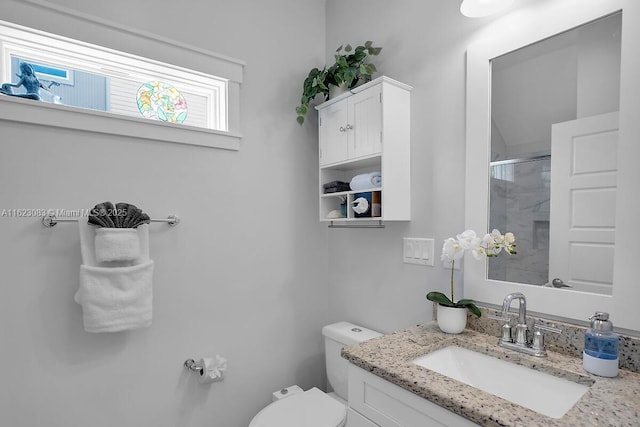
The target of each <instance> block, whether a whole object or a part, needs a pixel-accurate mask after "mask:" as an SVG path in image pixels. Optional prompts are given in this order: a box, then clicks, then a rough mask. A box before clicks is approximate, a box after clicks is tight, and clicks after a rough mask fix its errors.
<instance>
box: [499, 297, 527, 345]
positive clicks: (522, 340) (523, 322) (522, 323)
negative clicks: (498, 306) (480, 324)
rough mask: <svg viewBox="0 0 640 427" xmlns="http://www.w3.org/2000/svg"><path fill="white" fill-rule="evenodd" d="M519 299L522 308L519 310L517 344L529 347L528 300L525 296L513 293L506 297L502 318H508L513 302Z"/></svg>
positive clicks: (503, 302) (503, 303)
mask: <svg viewBox="0 0 640 427" xmlns="http://www.w3.org/2000/svg"><path fill="white" fill-rule="evenodd" d="M514 299H517V300H518V303H519V304H520V307H519V308H518V324H517V325H516V340H515V341H516V344H518V345H524V346H526V345H527V333H528V331H529V327H528V326H527V299H526V298H525V296H524V294H522V293H520V292H513V293H510V294H508V295H507V296H506V297H504V301H502V316H503V317H506V316H507V315H508V314H509V308H511V302H512V301H513V300H514Z"/></svg>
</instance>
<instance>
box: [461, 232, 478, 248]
mask: <svg viewBox="0 0 640 427" xmlns="http://www.w3.org/2000/svg"><path fill="white" fill-rule="evenodd" d="M456 238H457V239H458V242H459V243H460V246H462V248H463V249H464V250H474V249H475V248H477V247H478V246H480V243H482V240H480V238H479V237H478V236H477V235H476V232H475V231H473V230H465V231H464V232H462V233H461V234H458V235H457V236H456Z"/></svg>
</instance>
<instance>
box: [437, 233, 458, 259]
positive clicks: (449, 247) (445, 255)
mask: <svg viewBox="0 0 640 427" xmlns="http://www.w3.org/2000/svg"><path fill="white" fill-rule="evenodd" d="M463 256H464V248H463V247H462V246H461V245H460V243H459V242H458V240H456V239H454V238H453V237H449V238H448V239H446V240H445V241H444V244H443V245H442V256H441V257H440V259H442V260H443V261H444V260H449V261H455V260H457V259H460V258H462V257H463Z"/></svg>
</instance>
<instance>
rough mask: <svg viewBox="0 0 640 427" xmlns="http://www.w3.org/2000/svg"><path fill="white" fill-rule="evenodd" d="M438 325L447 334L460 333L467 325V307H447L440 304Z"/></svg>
mask: <svg viewBox="0 0 640 427" xmlns="http://www.w3.org/2000/svg"><path fill="white" fill-rule="evenodd" d="M437 317H438V327H439V328H440V330H441V331H442V332H446V333H447V334H459V333H460V332H462V331H464V328H466V327H467V309H466V308H465V307H461V308H458V307H447V306H444V305H440V304H438V310H437Z"/></svg>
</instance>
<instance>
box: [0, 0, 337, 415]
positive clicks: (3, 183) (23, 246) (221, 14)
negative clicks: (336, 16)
mask: <svg viewBox="0 0 640 427" xmlns="http://www.w3.org/2000/svg"><path fill="white" fill-rule="evenodd" d="M55 3H59V4H63V5H66V6H70V7H71V6H73V7H77V8H78V9H79V10H80V11H82V12H86V13H89V14H92V15H96V16H98V17H101V18H104V19H109V20H114V21H118V22H120V23H122V24H124V25H128V26H131V27H136V28H139V29H142V30H145V31H148V32H153V33H156V34H159V35H161V36H164V37H169V38H172V39H175V40H178V41H181V42H185V43H189V44H192V45H194V46H198V47H201V48H204V49H208V50H211V51H214V52H219V53H222V54H226V55H229V56H232V57H236V58H239V59H242V60H245V61H246V63H247V67H246V70H245V73H244V84H243V85H242V91H241V97H242V99H241V102H242V131H243V134H244V138H243V140H242V143H241V150H240V151H239V152H230V151H222V150H215V149H208V148H204V147H195V146H187V145H179V144H169V143H160V142H155V141H148V140H135V139H129V138H124V137H122V138H121V137H114V136H106V135H98V134H91V133H84V132H76V131H71V130H61V129H52V128H45V127H40V126H30V125H23V124H16V123H11V122H6V121H0V135H2V136H1V137H0V208H3V209H11V208H52V209H57V208H59V209H78V208H90V207H92V206H93V205H95V204H96V203H98V202H101V201H104V200H112V201H114V202H115V201H128V202H131V203H134V204H136V205H138V206H139V207H141V208H143V209H144V210H145V211H147V212H149V213H150V214H151V215H152V216H158V217H163V216H166V215H169V214H172V213H175V214H178V215H180V216H181V218H182V220H183V221H182V223H181V224H180V225H179V226H178V227H175V228H169V227H168V226H166V225H163V224H152V225H151V231H150V244H151V248H150V252H151V257H152V259H154V260H155V262H156V268H155V277H154V283H153V289H154V320H153V325H152V326H151V327H150V328H148V329H140V330H135V331H130V332H122V333H115V334H89V333H87V332H85V331H84V330H83V327H82V312H81V308H80V306H79V305H77V304H76V303H75V302H74V301H73V295H74V293H75V291H76V289H77V287H78V271H79V266H80V249H79V238H78V232H77V227H76V226H74V225H73V224H60V225H58V226H56V227H55V228H54V229H44V228H43V227H42V225H41V224H40V219H39V218H8V217H3V218H0V236H1V241H2V245H0V260H1V261H0V266H1V267H0V270H1V271H2V283H1V286H0V379H1V382H2V386H1V387H0V425H3V426H13V427H22V426H24V427H31V426H44V425H47V426H52V427H68V426H92V427H112V426H122V427H128V426H131V427H133V426H158V427H175V426H202V427H204V426H217V427H244V426H246V425H247V424H248V423H249V421H250V419H251V418H252V417H253V415H254V414H256V413H257V412H258V411H259V410H260V409H261V408H262V407H263V406H264V405H266V404H267V403H269V402H270V397H271V396H270V393H271V392H272V391H273V390H277V389H280V388H281V387H285V386H288V385H291V384H294V383H296V384H298V385H300V386H301V387H303V388H305V389H306V388H309V387H312V386H322V385H323V383H324V382H325V380H324V373H323V371H324V359H323V357H324V356H323V341H322V337H321V334H320V330H321V327H322V326H323V325H324V324H325V323H326V322H327V304H328V300H327V298H328V295H327V289H326V286H325V271H326V230H325V228H324V227H322V226H321V225H320V224H319V223H318V220H317V218H318V215H317V206H318V202H317V194H316V193H315V191H313V190H314V189H315V188H316V187H317V161H318V157H317V150H318V147H317V136H316V135H317V130H316V129H314V126H313V124H314V123H313V121H310V123H309V126H305V127H302V128H301V127H300V126H298V124H297V123H296V121H295V112H294V108H295V105H296V102H298V100H299V97H300V84H299V82H302V79H303V78H304V76H305V75H306V73H307V71H308V70H309V69H310V68H311V67H312V66H315V64H317V63H319V62H322V61H323V58H324V31H325V21H324V3H323V2H319V1H317V0H303V1H300V0H275V1H269V2H268V3H267V2H260V1H254V0H240V1H234V2H228V1H213V2H201V1H195V0H190V1H186V2H180V3H179V4H177V3H176V2H169V1H166V0H159V1H154V2H148V1H144V2H143V1H141V2H131V1H125V0H113V1H110V2H85V1H75V2H74V1H62V0H61V1H59V2H55ZM0 4H1V5H2V7H1V9H2V10H3V17H2V19H4V20H8V21H13V22H17V23H24V24H28V25H29V26H32V27H37V28H41V29H44V30H47V31H52V32H59V33H62V34H65V35H68V36H71V37H74V38H83V39H86V40H88V41H91V40H92V39H94V38H97V37H99V36H100V35H101V30H100V28H97V29H95V30H94V31H86V32H80V31H79V30H78V28H79V26H73V25H63V22H65V21H64V20H65V19H66V18H64V17H61V16H59V15H56V14H54V13H53V12H47V13H42V12H38V11H37V10H36V9H31V8H29V7H27V6H17V5H16V4H15V3H14V2H12V1H8V0H3V1H1V2H0ZM178 12H180V17H178V19H176V14H177V13H178ZM285 17H286V18H287V19H285ZM309 17H313V18H312V19H309ZM173 23H175V25H174V24H173ZM169 24H170V25H169ZM131 47H132V48H135V46H131ZM294 200H295V203H293V201H294ZM216 353H218V354H221V355H223V356H225V357H226V358H227V359H228V361H229V372H228V376H227V378H226V379H225V381H224V382H222V383H216V384H213V385H211V386H201V385H200V384H198V382H197V380H196V378H195V377H194V376H193V375H188V374H186V373H185V372H184V369H183V368H182V363H183V362H184V361H185V360H186V359H188V358H199V357H203V356H209V355H213V354H216Z"/></svg>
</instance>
